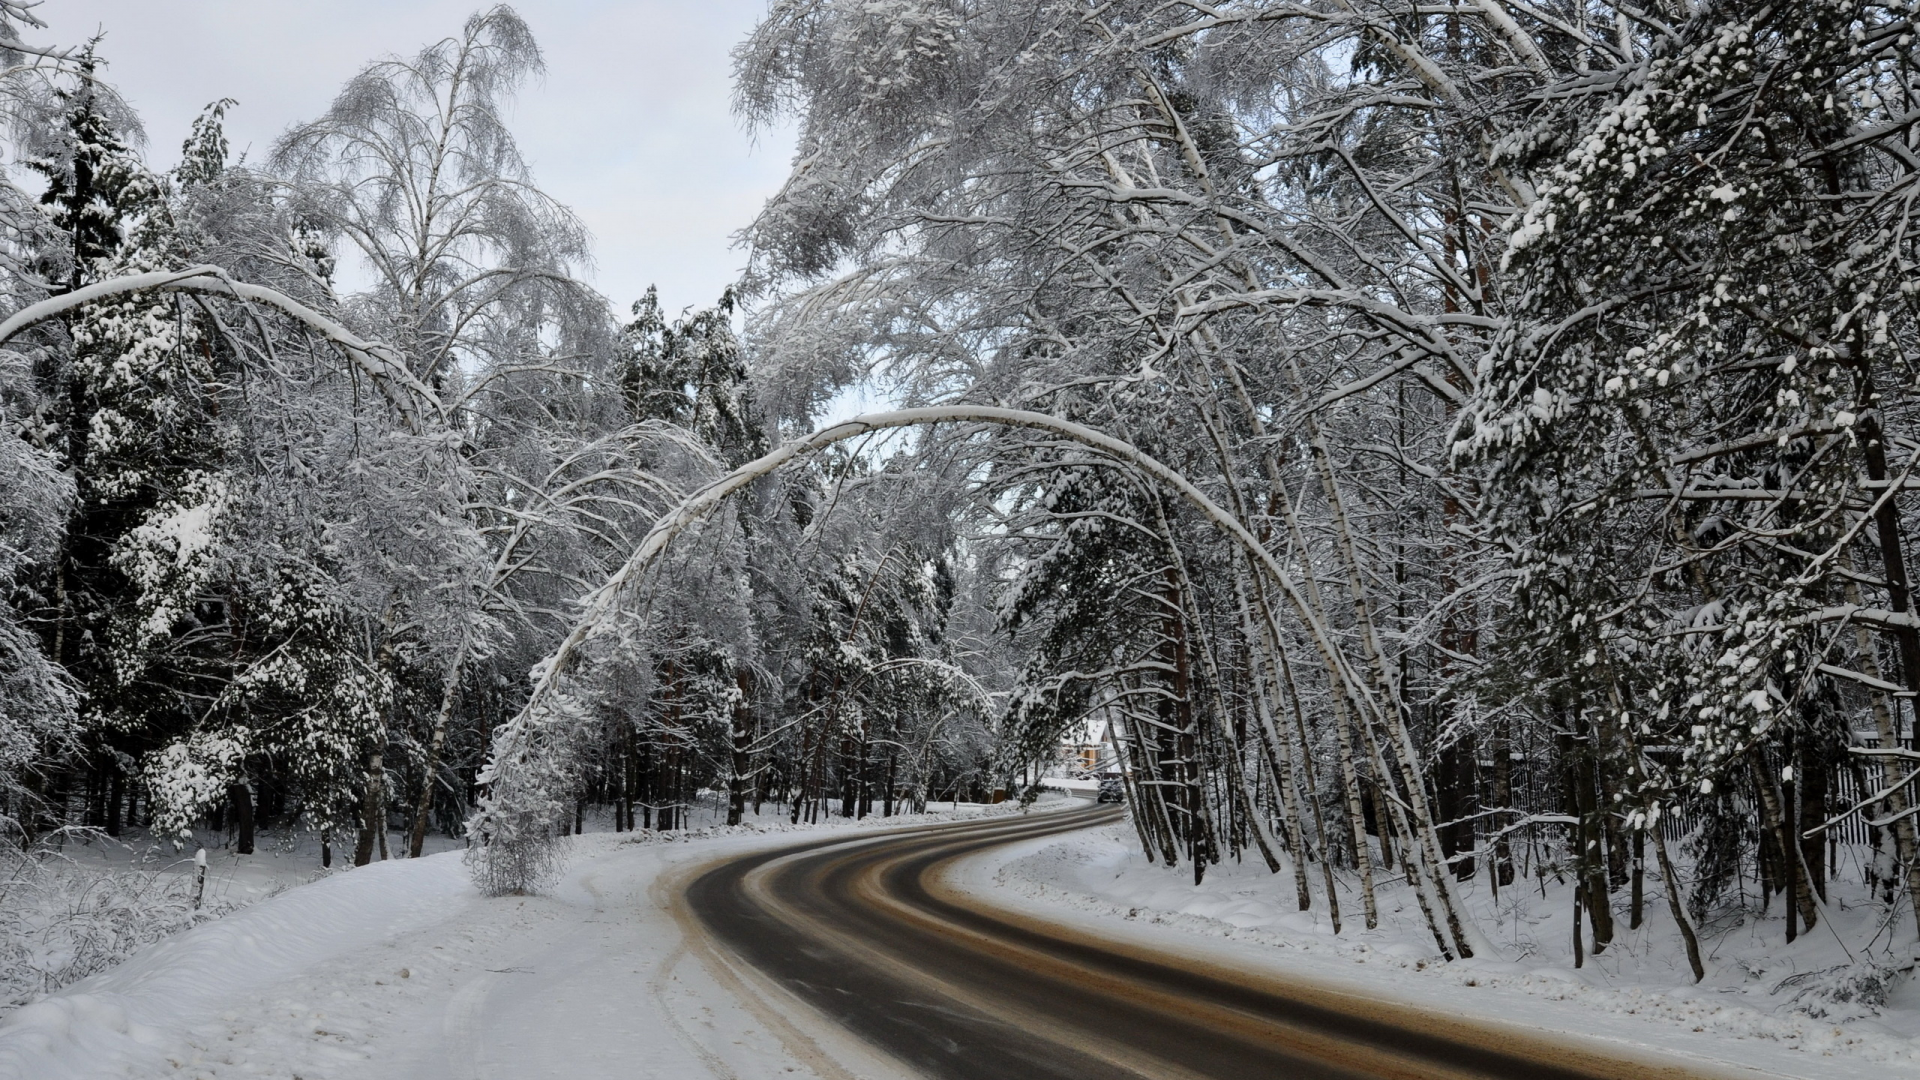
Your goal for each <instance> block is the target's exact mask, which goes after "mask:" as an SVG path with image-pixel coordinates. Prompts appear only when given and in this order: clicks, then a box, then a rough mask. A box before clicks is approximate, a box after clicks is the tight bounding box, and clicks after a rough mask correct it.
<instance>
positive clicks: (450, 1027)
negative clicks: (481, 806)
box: [0, 806, 1920, 1080]
mask: <svg viewBox="0 0 1920 1080" xmlns="http://www.w3.org/2000/svg"><path fill="white" fill-rule="evenodd" d="M996 809H997V810H1000V811H1011V810H1013V809H1014V808H1013V807H1011V806H1008V807H1004V808H996ZM983 812H992V811H988V810H986V808H981V807H959V808H956V809H955V810H952V811H947V812H944V813H938V814H935V815H930V816H932V817H936V818H952V817H955V816H968V815H972V814H978V813H983ZM769 817H770V818H771V815H769ZM911 820H913V819H902V818H894V819H890V820H887V821H880V820H877V819H869V820H868V821H867V822H864V823H857V824H849V823H843V822H837V821H836V822H833V823H830V824H829V825H825V826H821V828H849V827H853V828H860V827H866V828H871V827H877V826H887V825H898V824H903V823H909V822H910V821H911ZM1125 830H1126V826H1124V825H1122V826H1118V827H1112V828H1105V829H1096V830H1090V831H1085V832H1080V833H1075V834H1070V835H1069V836H1066V837H1060V838H1050V839H1046V840H1041V841H1035V842H1032V843H1029V844H1024V845H1017V846H1014V847H1010V848H1003V849H999V850H997V851H994V852H991V853H988V854H985V855H982V856H979V857H976V858H975V859H973V860H971V861H970V862H969V863H967V864H965V865H964V866H963V867H962V868H961V869H960V870H959V871H958V873H957V878H958V880H960V881H961V882H962V883H963V884H964V886H965V887H967V888H970V889H973V890H976V891H978V892H980V893H982V894H984V895H985V896H986V897H987V898H988V899H989V900H991V901H992V902H994V903H997V904H1002V905H1007V906H1013V907H1017V908H1020V909H1023V910H1027V911H1029V912H1031V913H1033V914H1036V915H1039V916H1041V917H1044V918H1052V919H1055V920H1059V921H1068V922H1073V923H1075V924H1077V925H1083V926H1091V927H1093V928H1097V929H1098V930H1100V931H1101V932H1105V933H1109V934H1113V935H1116V936H1121V937H1130V938H1136V939H1145V940H1149V941H1152V942H1156V943H1159V944H1161V945H1163V946H1169V947H1174V948H1179V949H1182V950H1185V951H1187V952H1189V953H1195V952H1197V953H1199V954H1202V955H1212V956H1214V957H1217V958H1218V959H1220V960H1221V961H1222V962H1225V963H1229V964H1238V965H1249V964H1251V965H1265V966H1270V967H1272V968H1274V969H1276V970H1282V971H1285V972H1287V973H1288V974H1290V975H1294V976H1306V977H1311V978H1317V979H1321V980H1324V981H1326V982H1329V983H1333V984H1338V985H1345V986H1349V987H1357V988H1359V989H1362V990H1364V991H1365V992H1367V993H1370V994H1372V995H1374V996H1379V997H1387V998H1395V999H1400V1000H1404V1001H1407V1002H1409V1003H1411V1004H1415V1005H1419V1006H1424V1007H1427V1008H1430V1009H1440V1010H1446V1011H1452V1012H1457V1013H1463V1014H1467V1015H1476V1016H1483V1017H1492V1018H1496V1019H1499V1020H1501V1021H1504V1022H1507V1023H1519V1024H1524V1025H1529V1026H1533V1027H1537V1028H1540V1029H1545V1030H1550V1031H1561V1032H1576V1033H1579V1034H1580V1035H1582V1036H1585V1037H1589V1038H1599V1039H1602V1040H1613V1041H1617V1042H1619V1043H1622V1044H1626V1045H1632V1046H1651V1047H1657V1048H1660V1049H1663V1050H1667V1051H1670V1052H1674V1053H1679V1054H1682V1055H1687V1056H1691V1057H1693V1058H1695V1059H1697V1060H1701V1061H1713V1062H1724V1063H1729V1064H1732V1065H1736V1066H1744V1067H1745V1068H1747V1069H1748V1070H1751V1072H1750V1073H1749V1075H1768V1076H1795V1077H1806V1078H1809V1080H1840V1078H1848V1080H1878V1078H1881V1077H1888V1078H1891V1077H1911V1076H1914V1075H1915V1074H1916V1066H1917V1065H1920V1042H1916V1041H1915V1038H1914V1037H1915V1035H1917V1034H1920V987H1916V986H1915V984H1914V980H1913V979H1912V977H1911V975H1910V974H1909V975H1906V976H1903V977H1902V983H1901V985H1900V986H1899V987H1898V988H1897V989H1896V990H1895V992H1894V993H1893V995H1892V998H1891V1000H1889V1001H1888V1003H1887V1004H1886V1005H1885V1006H1884V1007H1882V1008H1879V1009H1877V1010H1863V1009H1858V1008H1854V1009H1852V1010H1851V1011H1848V1010H1846V1009H1843V1008H1841V1007H1840V1006H1838V1005H1836V1004H1834V1003H1832V1002H1829V1003H1828V1011H1829V1015H1828V1016H1826V1017H1824V1018H1816V1017H1813V1016H1810V1015H1808V1014H1807V1012H1806V1011H1805V1009H1806V1006H1807V1004H1808V1002H1807V1000H1806V999H1805V998H1804V997H1803V998H1801V999H1800V1000H1799V1001H1798V1002H1796V1001H1795V1000H1794V998H1795V995H1796V993H1797V992H1798V991H1799V990H1801V989H1804V988H1805V987H1806V986H1807V985H1808V984H1809V983H1812V982H1815V981H1817V980H1810V979H1809V980H1801V981H1800V982H1799V983H1786V980H1787V979H1789V978H1790V977H1791V976H1792V975H1793V974H1794V973H1796V972H1817V971H1820V970H1822V969H1823V968H1824V967H1827V966H1831V964H1830V963H1829V962H1830V961H1832V960H1834V959H1835V957H1836V956H1838V955H1839V946H1838V944H1837V943H1836V942H1835V940H1834V938H1833V935H1830V934H1829V935H1827V938H1826V941H1825V942H1824V943H1823V941H1822V938H1821V937H1820V936H1819V934H1818V932H1816V934H1815V935H1814V936H1810V937H1807V938H1803V939H1802V941H1801V942H1799V943H1796V945H1795V946H1794V947H1793V948H1790V949H1789V948H1782V947H1781V944H1780V937H1779V933H1778V929H1779V928H1778V926H1777V925H1775V924H1769V923H1766V922H1759V923H1754V924H1752V925H1748V926H1742V927H1733V928H1722V929H1721V930H1720V932H1719V933H1718V934H1717V935H1716V936H1715V937H1714V938H1713V939H1712V941H1711V942H1710V947H1711V949H1712V954H1713V959H1712V962H1711V971H1710V974H1709V978H1708V982H1707V983H1706V984H1705V985H1704V986H1702V987H1692V986H1683V985H1682V983H1684V967H1683V965H1684V960H1682V959H1681V958H1679V957H1678V956H1677V955H1676V953H1675V950H1674V948H1673V947H1672V945H1671V942H1670V941H1668V940H1667V939H1666V938H1665V937H1663V934H1664V933H1665V932H1666V931H1663V929H1662V926H1661V924H1659V923H1658V922H1655V921H1650V922H1649V924H1648V926H1647V927H1645V928H1644V929H1643V930H1642V931H1639V932H1624V931H1623V934H1622V940H1621V941H1620V943H1619V944H1618V945H1616V947H1615V948H1614V949H1613V950H1610V951H1609V953H1608V954H1606V955H1605V956H1602V957H1600V958H1598V960H1597V961H1595V960H1590V961H1589V963H1588V965H1587V966H1586V967H1585V968H1583V969H1581V970H1579V971H1574V970H1571V969H1570V968H1568V967H1567V966H1566V964H1567V961H1568V958H1567V957H1566V956H1565V955H1563V954H1564V952H1565V943H1564V940H1563V939H1564V938H1565V937H1566V936H1567V934H1568V933H1569V932H1570V928H1569V927H1568V926H1567V925H1566V917H1565V915H1564V913H1563V912H1558V909H1559V908H1560V907H1561V906H1562V905H1561V904H1560V899H1561V897H1559V896H1558V894H1557V893H1555V892H1554V891H1553V888H1552V886H1551V885H1550V886H1549V890H1548V893H1549V895H1548V897H1547V899H1546V901H1544V902H1542V901H1539V900H1538V896H1537V892H1536V893H1535V894H1534V896H1535V899H1534V900H1533V901H1530V902H1529V901H1525V897H1526V895H1527V894H1525V893H1522V892H1520V891H1519V890H1512V889H1510V890H1507V892H1506V893H1505V900H1506V904H1505V906H1504V907H1503V908H1502V910H1501V913H1500V914H1499V916H1498V917H1497V918H1496V917H1495V913H1494V911H1493V909H1492V905H1491V904H1490V902H1489V900H1488V898H1486V897H1483V896H1478V895H1474V894H1469V896H1468V898H1467V899H1468V903H1469V904H1470V905H1473V906H1476V907H1477V908H1478V909H1479V914H1480V918H1481V924H1482V925H1483V926H1486V927H1489V928H1497V932H1498V937H1499V941H1498V947H1499V949H1500V950H1501V951H1502V952H1503V954H1504V955H1503V957H1502V958H1499V959H1485V958H1483V959H1476V960H1473V961H1468V962H1462V963H1456V964H1451V965H1448V964H1439V963H1435V962H1433V959H1432V946H1431V941H1430V939H1425V936H1424V933H1423V932H1421V931H1420V930H1419V924H1418V912H1417V909H1414V908H1413V907H1412V905H1411V904H1409V903H1404V902H1402V901H1400V900H1399V899H1397V898H1396V897H1397V895H1398V894H1397V893H1396V892H1395V891H1394V890H1393V889H1391V888H1389V889H1385V890H1383V900H1384V903H1383V913H1382V914H1383V926H1382V929H1380V930H1378V931H1373V932H1368V931H1365V930H1363V929H1361V928H1360V927H1359V926H1358V922H1359V917H1358V912H1357V911H1353V910H1349V912H1348V916H1349V918H1348V925H1347V928H1346V933H1344V934H1342V935H1341V936H1339V937H1335V936H1333V935H1332V934H1331V932H1330V927H1329V926H1328V925H1327V924H1326V922H1325V919H1324V915H1323V914H1321V913H1318V912H1316V913H1314V914H1313V915H1303V914H1302V913H1300V912H1297V911H1293V910H1291V909H1292V907H1293V904H1292V887H1291V881H1290V878H1289V877H1288V876H1286V875H1284V874H1283V875H1282V876H1279V877H1275V876H1273V875H1270V874H1268V873H1267V872H1266V871H1265V869H1264V867H1260V866H1254V865H1247V866H1238V867H1234V866H1229V867H1221V868H1215V869H1214V870H1213V871H1212V872H1210V873H1209V874H1208V876H1207V880H1206V882H1205V884H1204V885H1203V886H1200V887H1197V888H1196V887H1195V886H1193V885H1192V883H1191V878H1190V877H1188V876H1186V875H1185V874H1184V873H1180V872H1169V871H1167V870H1165V869H1162V868H1158V867H1152V866H1146V865H1143V864H1142V862H1141V860H1140V859H1139V858H1138V856H1137V855H1135V854H1134V852H1133V850H1132V846H1131V844H1130V843H1129V842H1128V841H1129V840H1130V834H1128V833H1127V832H1126V831H1125ZM793 839H795V837H794V836H793V835H792V830H789V829H787V828H786V827H785V825H784V823H782V822H777V821H776V822H774V823H773V824H769V825H763V826H760V827H757V828H755V827H749V828H747V829H741V830H724V829H720V830H705V831H704V832H698V831H697V832H695V833H691V834H666V835H664V836H655V835H652V834H645V833H642V834H618V835H616V834H610V833H604V832H602V833H590V834H588V835H586V836H583V837H579V838H577V839H575V840H574V841H573V844H574V850H573V852H572V856H571V861H570V866H571V869H570V871H569V873H568V874H567V876H566V878H565V879H564V880H563V882H562V883H561V885H560V886H559V887H558V888H557V889H555V890H554V893H553V895H551V896H542V897H528V898H524V899H517V898H516V899H499V900H486V899H482V898H481V897H479V896H478V895H477V894H476V893H475V892H474V890H473V888H472V887H471V885H470V884H469V882H468V881H467V878H466V875H465V873H464V872H463V869H462V866H461V863H460V853H459V852H457V851H450V852H446V853H443V854H438V855H433V856H429V857H427V858H424V859H419V860H398V861H392V862H384V863H376V864H374V865H372V866H369V867H365V868H362V869H358V870H352V871H348V872H343V873H333V874H329V875H326V876H324V877H321V878H320V879H319V880H316V881H311V882H310V883H307V884H303V885H298V886H297V887H292V888H286V887H285V886H286V884H287V883H288V881H290V880H294V879H299V880H304V879H306V878H308V877H311V876H312V874H313V870H314V869H315V868H314V867H312V866H309V865H307V861H306V860H307V853H302V852H300V851H297V850H290V851H284V852H281V853H278V854H276V853H274V852H273V851H271V850H269V851H267V852H265V853H264V854H263V856H261V857H258V858H256V859H255V860H254V861H252V862H245V863H243V862H241V861H239V860H238V859H237V858H235V857H231V856H226V858H229V859H233V865H232V866H230V867H227V868H226V869H225V870H224V871H221V870H220V869H219V868H220V866H221V857H220V856H216V857H215V859H214V860H213V862H214V864H215V866H216V872H217V873H218V872H225V873H227V874H228V875H229V876H228V878H227V879H226V880H227V881H228V884H227V885H226V886H225V887H226V888H227V890H228V894H229V895H233V896H236V897H238V896H243V895H253V893H244V892H243V890H253V891H254V893H258V894H260V895H266V894H268V893H273V892H275V891H276V890H278V894H277V895H270V896H267V898H266V899H263V900H260V901H259V902H256V903H253V904H251V906H248V907H245V908H243V909H241V910H238V911H236V912H234V913H233V914H230V915H227V916H225V917H224V918H220V919H218V920H216V921H213V922H210V923H207V924H205V925H201V926H198V927H196V928H194V929H192V930H189V931H186V932H184V933H180V934H178V935H175V936H173V937H172V938H170V939H168V940H166V941H163V942H161V943H159V944H157V945H152V946H149V947H147V948H146V949H144V950H142V951H141V952H139V953H138V954H137V955H136V956H135V957H134V958H133V959H132V960H131V961H129V962H128V963H125V964H123V965H121V966H119V967H117V968H115V969H113V970H111V971H108V972H105V973H103V974H101V975H97V976H94V977H93V978H91V979H88V980H85V981H83V982H81V983H78V984H76V985H74V986H71V987H68V988H67V989H65V990H64V991H61V992H58V993H55V994H52V995H50V996H48V997H46V998H44V999H43V1000H41V1001H38V1002H36V1003H35V1004H33V1005H30V1006H27V1007H26V1008H23V1009H20V1010H18V1011H17V1012H15V1013H14V1014H12V1015H11V1016H9V1017H7V1018H6V1019H5V1020H4V1021H0V1080H70V1078H71V1080H78V1078H81V1077H85V1078H94V1077H119V1076H128V1077H156V1076H165V1077H182V1078H188V1077H191V1078H207V1080H227V1078H239V1077H278V1078H282V1080H286V1078H289V1077H292V1078H297V1080H327V1078H349V1077H350V1078H356V1080H358V1078H366V1080H383V1078H396V1080H397V1078H400V1077H423V1078H428V1080H437V1078H447V1080H483V1078H498V1080H505V1078H509V1077H539V1076H552V1075H562V1073H560V1072H557V1071H556V1070H557V1069H564V1075H566V1076H568V1077H569V1080H573V1078H581V1080H592V1078H596V1077H601V1076H606V1077H615V1076H618V1077H623V1078H640V1080H685V1078H694V1077H701V1078H704V1077H724V1078H729V1080H788V1078H798V1077H818V1078H821V1080H852V1078H853V1077H856V1076H858V1077H873V1078H886V1080H894V1077H895V1076H896V1074H895V1072H894V1068H893V1066H891V1065H889V1064H887V1063H886V1062H885V1061H884V1060H883V1059H880V1058H877V1057H875V1056H874V1055H872V1054H870V1053H868V1052H867V1051H865V1050H864V1049H863V1048H862V1047H860V1046H859V1045H858V1044H857V1043H855V1042H854V1041H853V1040H851V1039H850V1038H848V1037H847V1036H845V1035H843V1034H841V1033H839V1032H837V1031H836V1030H834V1029H833V1028H832V1027H831V1026H830V1025H826V1024H823V1023H821V1022H819V1021H818V1020H817V1019H810V1017H812V1013H811V1012H810V1010H808V1009H807V1008H806V1007H805V1006H802V1005H800V1004H799V1003H798V1002H796V1001H794V1000H792V999H790V998H787V997H786V996H785V995H784V994H783V993H782V992H781V991H779V990H778V989H777V988H773V987H770V986H768V985H767V984H765V983H764V982H763V981H761V980H760V979H759V978H758V977H757V976H756V975H754V974H753V973H752V972H750V971H744V970H738V969H736V968H734V967H732V966H730V965H729V964H727V963H726V962H724V961H723V960H721V959H720V958H718V957H715V956H713V955H711V954H708V953H706V952H705V951H704V950H703V947H702V945H701V943H700V941H699V939H698V937H697V935H696V936H693V937H689V936H687V935H686V934H684V933H683V931H682V925H681V923H680V922H679V916H678V915H677V914H676V912H675V911H674V910H673V907H672V905H671V904H670V903H669V902H668V901H669V898H670V897H671V896H672V895H673V892H674V876H675V875H676V874H677V873H680V872H683V871H685V870H687V869H689V868H691V867H693V866H696V865H699V864H702V863H705V862H707V861H709V860H711V859H713V858H715V857H719V856H722V855H726V854H729V853H733V852H745V851H749V850H753V849H756V848H762V847H768V846H779V845H782V844H785V843H789V842H791V841H792V840H793ZM102 858H105V856H102ZM276 867H277V868H278V869H277V870H276V869H275V868H276ZM1356 906H1357V905H1355V904H1353V903H1352V902H1351V898H1349V904H1348V907H1349V908H1350V909H1351V908H1353V907H1356ZM1863 917H1864V915H1863V914H1862V911H1861V910H1859V909H1856V910H1853V911H1840V912H1838V913H1837V915H1836V920H1835V921H1836V922H1837V923H1842V924H1845V925H1843V926H1842V930H1843V936H1844V935H1846V934H1864V933H1868V932H1869V931H1870V930H1871V929H1872V928H1871V927H1863V926H1857V925H1853V924H1852V923H1850V922H1848V920H1850V919H1858V918H1863ZM1556 919H1557V920H1558V921H1557V922H1556ZM1668 929H1670V928H1668ZM1783 983H1786V985H1782V984H1783ZM1776 988H1777V989H1776ZM1867 1012H1872V1013H1874V1015H1862V1014H1863V1013H1867ZM1842 1013H1847V1015H1842Z"/></svg>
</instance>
